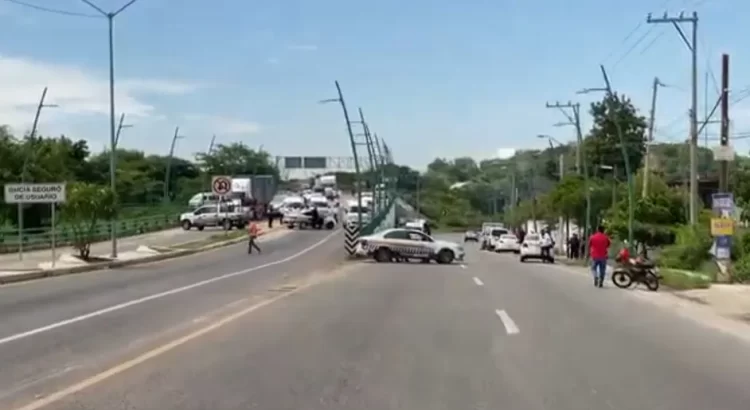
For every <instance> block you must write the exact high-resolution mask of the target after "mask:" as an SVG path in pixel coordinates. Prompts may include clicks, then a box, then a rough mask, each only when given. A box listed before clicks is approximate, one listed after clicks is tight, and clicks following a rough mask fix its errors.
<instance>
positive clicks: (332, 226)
mask: <svg viewBox="0 0 750 410" xmlns="http://www.w3.org/2000/svg"><path fill="white" fill-rule="evenodd" d="M334 226H336V224H335V223H333V221H328V222H326V229H328V230H329V231H330V230H331V229H333V228H334Z"/></svg>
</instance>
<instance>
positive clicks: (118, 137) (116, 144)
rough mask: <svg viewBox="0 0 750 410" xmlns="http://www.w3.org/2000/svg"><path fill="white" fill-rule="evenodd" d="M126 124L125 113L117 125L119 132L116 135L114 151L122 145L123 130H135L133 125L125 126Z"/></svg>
mask: <svg viewBox="0 0 750 410" xmlns="http://www.w3.org/2000/svg"><path fill="white" fill-rule="evenodd" d="M124 122H125V113H122V114H121V115H120V122H119V123H118V124H117V132H116V133H115V146H114V149H117V146H118V145H119V144H120V132H122V129H123V128H133V125H131V124H124Z"/></svg>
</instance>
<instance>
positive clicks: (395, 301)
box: [0, 246, 750, 410]
mask: <svg viewBox="0 0 750 410" xmlns="http://www.w3.org/2000/svg"><path fill="white" fill-rule="evenodd" d="M467 250H468V253H469V254H468V258H467V263H466V264H465V265H458V264H456V265H450V266H438V265H435V264H431V265H422V264H409V265H406V264H375V263H361V264H357V265H351V266H350V267H349V269H348V270H345V271H344V272H340V273H334V274H329V275H328V277H327V278H328V279H327V280H326V281H322V282H321V283H319V284H317V285H315V286H312V287H309V288H302V287H300V288H297V290H295V291H292V292H291V293H290V294H286V295H284V296H280V297H278V299H270V302H268V300H269V299H266V302H261V303H266V304H265V305H262V306H260V307H257V305H256V304H257V303H258V301H257V300H254V301H253V300H250V301H246V302H242V303H238V304H237V305H235V306H233V307H232V308H231V309H228V310H227V311H226V312H220V313H217V314H216V315H214V316H208V317H207V318H206V319H204V320H201V321H199V322H198V323H196V324H195V326H194V327H193V328H191V333H189V334H188V336H185V334H182V335H181V336H179V337H178V336H174V337H168V338H165V340H160V341H159V342H160V343H155V344H152V345H151V349H149V350H148V351H142V352H141V354H140V355H123V357H122V358H121V360H120V361H118V362H111V363H109V364H110V366H109V367H105V366H101V367H100V370H101V371H102V372H101V373H97V374H96V375H94V374H93V373H89V374H88V376H87V377H81V378H68V380H66V381H67V382H68V384H63V383H59V385H58V386H57V387H58V389H57V390H54V392H53V390H48V391H45V392H44V394H42V395H41V396H39V397H37V400H36V401H31V402H30V403H31V405H30V406H28V407H25V408H23V409H24V410H33V409H37V408H49V409H66V410H67V409H76V410H79V409H102V408H113V409H120V408H122V409H136V408H148V409H150V408H170V409H172V408H174V409H177V408H179V409H205V408H221V409H252V408H258V409H280V410H283V409H295V410H296V409H408V410H440V409H445V410H448V409H450V410H455V409H483V410H484V409H486V410H490V409H505V408H507V409H524V410H542V409H545V410H546V409H555V410H579V409H580V410H601V409H618V410H619V409H628V410H630V409H633V410H635V409H638V410H642V409H664V410H678V409H679V410H685V409H696V410H704V409H722V410H734V409H737V410H739V409H742V410H745V409H747V403H748V402H750V393H748V392H747V389H746V385H747V380H750V355H748V353H750V347H749V346H748V344H747V343H746V342H744V341H741V340H740V339H737V338H734V337H733V336H728V335H724V334H721V333H716V332H715V331H712V330H708V329H706V328H704V327H702V326H700V325H698V324H696V323H694V322H692V321H690V320H687V319H685V318H682V317H679V316H676V315H674V314H673V313H671V312H668V311H661V310H659V309H658V308H655V307H654V306H651V305H647V304H643V303H642V301H639V300H638V299H637V298H633V297H632V295H630V294H628V293H627V292H624V291H619V290H616V289H608V288H605V289H595V288H593V286H592V284H591V283H590V282H591V281H590V279H589V278H588V277H586V276H585V275H580V274H571V273H570V272H568V271H565V270H564V269H563V268H557V267H547V266H542V265H533V264H524V265H522V264H520V263H518V262H517V258H515V257H511V256H503V255H496V254H491V253H487V252H482V253H480V252H479V251H477V250H476V249H474V247H473V246H469V247H468V249H467ZM254 306H256V307H254ZM1 350H2V346H0V351H1ZM0 360H2V358H0ZM0 385H2V381H1V380H0ZM25 398H26V399H29V400H31V398H30V397H25ZM0 407H2V406H0ZM8 408H19V409H20V408H21V407H8Z"/></svg>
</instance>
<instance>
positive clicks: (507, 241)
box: [495, 233, 521, 253]
mask: <svg viewBox="0 0 750 410" xmlns="http://www.w3.org/2000/svg"><path fill="white" fill-rule="evenodd" d="M495 252H513V253H520V252H521V244H519V243H518V237H517V236H516V235H513V234H512V233H508V234H505V235H501V236H500V238H499V239H498V240H497V241H495Z"/></svg>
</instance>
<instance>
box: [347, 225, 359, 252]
mask: <svg viewBox="0 0 750 410" xmlns="http://www.w3.org/2000/svg"><path fill="white" fill-rule="evenodd" d="M358 241H359V225H358V224H356V223H354V224H351V223H349V224H346V225H344V250H346V253H347V254H349V256H350V257H354V255H355V253H357V242H358Z"/></svg>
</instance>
